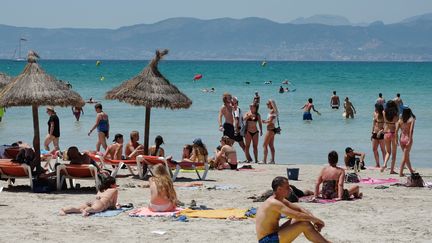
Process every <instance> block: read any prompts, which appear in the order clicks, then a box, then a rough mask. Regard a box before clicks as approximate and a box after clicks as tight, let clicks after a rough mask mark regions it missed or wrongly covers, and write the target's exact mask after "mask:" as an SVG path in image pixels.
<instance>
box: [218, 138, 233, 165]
mask: <svg viewBox="0 0 432 243" xmlns="http://www.w3.org/2000/svg"><path fill="white" fill-rule="evenodd" d="M220 142H221V148H220V151H218V152H217V154H216V157H215V162H214V167H215V168H217V169H218V170H223V169H228V168H231V169H232V170H235V169H237V152H236V150H235V149H234V147H233V146H232V145H233V143H234V140H233V139H231V138H229V137H228V136H223V137H222V138H221V140H220Z"/></svg>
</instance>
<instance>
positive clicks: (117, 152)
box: [104, 133, 123, 160]
mask: <svg viewBox="0 0 432 243" xmlns="http://www.w3.org/2000/svg"><path fill="white" fill-rule="evenodd" d="M113 142H114V143H113V144H111V145H110V146H108V148H107V150H106V152H105V155H104V159H117V160H120V159H122V153H123V135H121V134H119V133H117V134H116V135H115V136H114V140H113Z"/></svg>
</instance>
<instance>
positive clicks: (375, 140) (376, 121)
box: [371, 104, 386, 168]
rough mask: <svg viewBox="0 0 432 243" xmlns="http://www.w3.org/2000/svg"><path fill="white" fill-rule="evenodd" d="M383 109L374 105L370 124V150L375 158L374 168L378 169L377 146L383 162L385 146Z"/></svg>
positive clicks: (379, 105)
mask: <svg viewBox="0 0 432 243" xmlns="http://www.w3.org/2000/svg"><path fill="white" fill-rule="evenodd" d="M383 111H384V107H383V106H382V105H381V104H375V112H374V115H373V122H372V136H371V140H372V150H373V153H374V157H375V163H376V167H377V168H380V162H379V160H380V159H379V154H378V145H379V146H380V148H381V153H382V156H383V161H384V159H385V154H386V152H385V144H384V115H383Z"/></svg>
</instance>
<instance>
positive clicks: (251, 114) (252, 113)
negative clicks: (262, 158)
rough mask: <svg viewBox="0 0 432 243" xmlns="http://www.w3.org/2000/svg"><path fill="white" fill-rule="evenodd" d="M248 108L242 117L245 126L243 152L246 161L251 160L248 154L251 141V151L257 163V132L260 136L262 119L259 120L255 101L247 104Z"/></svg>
mask: <svg viewBox="0 0 432 243" xmlns="http://www.w3.org/2000/svg"><path fill="white" fill-rule="evenodd" d="M249 109H250V110H249V111H248V112H246V114H245V115H244V117H243V119H244V121H245V127H246V132H245V139H246V148H245V154H246V159H247V160H248V162H252V157H251V156H250V153H249V148H250V145H251V142H252V143H253V152H254V158H255V163H258V139H259V136H258V133H259V134H260V136H262V121H261V116H260V114H259V113H258V112H257V104H256V103H252V104H251V105H250V106H249ZM257 122H258V127H257ZM258 128H259V129H258Z"/></svg>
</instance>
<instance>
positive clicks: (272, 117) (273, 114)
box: [262, 99, 279, 164]
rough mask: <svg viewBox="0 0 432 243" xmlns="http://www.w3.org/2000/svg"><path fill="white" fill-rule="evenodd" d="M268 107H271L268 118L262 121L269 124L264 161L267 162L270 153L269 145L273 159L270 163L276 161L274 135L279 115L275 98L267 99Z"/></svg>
mask: <svg viewBox="0 0 432 243" xmlns="http://www.w3.org/2000/svg"><path fill="white" fill-rule="evenodd" d="M267 108H268V109H269V113H268V115H267V120H263V121H262V122H263V123H265V124H267V132H266V135H265V137H264V143H263V148H264V158H263V163H264V164H267V155H268V147H269V148H270V152H271V160H270V163H269V164H274V163H275V148H274V136H275V121H276V119H277V116H278V115H279V112H278V109H277V106H276V103H275V101H274V100H271V99H270V100H268V101H267Z"/></svg>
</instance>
